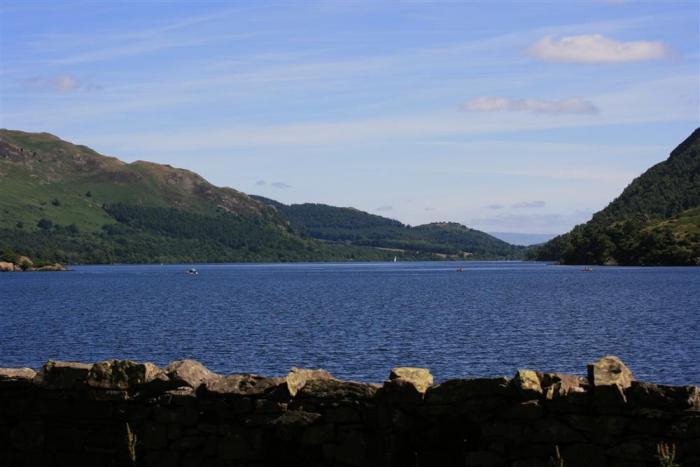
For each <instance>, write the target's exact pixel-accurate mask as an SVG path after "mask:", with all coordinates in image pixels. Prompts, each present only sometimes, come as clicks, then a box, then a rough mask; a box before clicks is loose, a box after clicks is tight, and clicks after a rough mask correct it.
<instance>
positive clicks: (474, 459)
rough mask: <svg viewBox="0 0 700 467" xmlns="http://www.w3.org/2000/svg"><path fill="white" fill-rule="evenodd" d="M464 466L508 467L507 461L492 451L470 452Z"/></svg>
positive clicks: (466, 455)
mask: <svg viewBox="0 0 700 467" xmlns="http://www.w3.org/2000/svg"><path fill="white" fill-rule="evenodd" d="M464 465H467V466H470V467H471V466H474V467H499V466H502V465H506V459H505V458H504V457H503V456H502V455H500V454H498V453H496V452H491V451H470V452H467V453H466V454H465V456H464Z"/></svg>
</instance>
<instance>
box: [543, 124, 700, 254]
mask: <svg viewBox="0 0 700 467" xmlns="http://www.w3.org/2000/svg"><path fill="white" fill-rule="evenodd" d="M529 257H530V258H532V259H538V260H549V261H560V262H562V263H564V264H624V265H698V264H700V128H699V129H697V130H695V131H694V132H693V133H692V134H691V135H690V136H689V137H688V138H687V139H686V140H685V141H683V142H682V143H681V144H680V145H679V146H678V147H677V148H676V149H674V150H673V152H671V155H670V156H669V158H668V159H667V160H666V161H664V162H661V163H659V164H657V165H655V166H653V167H651V168H650V169H649V170H647V171H646V172H644V174H642V175H641V176H639V177H638V178H636V179H635V180H634V181H632V183H631V184H630V185H629V186H628V187H627V188H625V190H624V191H623V192H622V194H621V195H620V196H619V197H618V198H616V199H615V200H614V201H613V202H611V203H610V204H609V205H608V206H607V207H606V208H605V209H603V210H602V211H600V212H598V213H596V214H595V215H594V216H593V218H592V219H591V220H590V221H589V222H587V223H585V224H582V225H578V226H576V227H575V228H574V229H573V230H572V231H571V232H569V233H567V234H565V235H560V236H559V237H556V238H554V239H552V240H550V241H549V242H547V243H545V244H544V245H542V246H540V247H536V248H533V249H531V250H530V252H529Z"/></svg>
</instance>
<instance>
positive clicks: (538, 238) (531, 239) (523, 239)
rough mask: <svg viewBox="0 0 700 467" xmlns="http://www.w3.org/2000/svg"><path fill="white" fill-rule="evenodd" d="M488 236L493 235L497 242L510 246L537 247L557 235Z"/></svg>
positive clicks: (495, 234)
mask: <svg viewBox="0 0 700 467" xmlns="http://www.w3.org/2000/svg"><path fill="white" fill-rule="evenodd" d="M488 233H489V235H493V236H494V237H496V238H498V239H499V240H503V241H504V242H508V243H510V244H512V245H523V246H531V245H539V244H540V243H544V242H546V241H548V240H551V239H553V238H554V237H556V236H557V234H530V233H517V232H488Z"/></svg>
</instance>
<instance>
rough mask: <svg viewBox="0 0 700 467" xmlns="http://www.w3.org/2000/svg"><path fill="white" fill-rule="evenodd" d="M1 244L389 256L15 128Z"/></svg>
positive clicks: (226, 193)
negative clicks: (308, 232)
mask: <svg viewBox="0 0 700 467" xmlns="http://www.w3.org/2000/svg"><path fill="white" fill-rule="evenodd" d="M0 246H2V247H3V250H4V251H5V252H6V253H7V252H18V253H21V254H23V255H27V256H30V257H32V258H34V259H37V260H40V261H59V262H64V263H73V264H75V263H113V262H123V263H148V262H190V261H197V262H200V261H201V262H205V261H206V262H223V261H297V260H320V259H326V260H345V259H367V260H378V259H388V258H390V257H391V255H389V254H388V253H387V252H385V251H381V250H377V249H371V248H357V247H348V246H334V247H330V246H328V245H325V244H323V243H320V242H317V241H314V240H312V239H306V238H302V237H301V236H300V235H299V234H298V233H296V232H295V231H294V230H293V228H291V227H290V226H289V223H288V222H287V220H286V219H285V218H284V217H283V216H282V215H280V214H279V213H278V212H277V211H276V210H275V209H272V208H270V207H269V206H267V205H266V204H264V203H260V202H258V201H256V200H254V199H252V198H250V197H249V196H248V195H246V194H244V193H241V192H238V191H236V190H233V189H231V188H219V187H215V186H213V185H211V184H210V183H208V182H207V181H206V180H204V179H203V178H202V177H200V176H199V175H197V174H195V173H193V172H190V171H187V170H183V169H176V168H173V167H170V166H168V165H159V164H154V163H150V162H143V161H138V162H133V163H130V164H127V163H124V162H122V161H120V160H118V159H115V158H112V157H106V156H103V155H101V154H98V153H97V152H95V151H93V150H91V149H90V148H87V147H85V146H79V145H74V144H71V143H68V142H66V141H63V140H61V139H59V138H57V137H56V136H53V135H50V134H47V133H40V134H37V133H25V132H20V131H10V130H0ZM7 254H9V253H7Z"/></svg>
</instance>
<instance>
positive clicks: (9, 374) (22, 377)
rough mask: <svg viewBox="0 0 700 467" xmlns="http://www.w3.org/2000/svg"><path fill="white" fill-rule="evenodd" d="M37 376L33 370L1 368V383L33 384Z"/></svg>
mask: <svg viewBox="0 0 700 467" xmlns="http://www.w3.org/2000/svg"><path fill="white" fill-rule="evenodd" d="M35 376H36V371H34V370H32V369H31V368H0V381H25V382H31V381H32V380H33V379H34V377H35Z"/></svg>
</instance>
